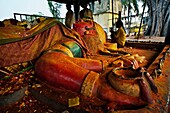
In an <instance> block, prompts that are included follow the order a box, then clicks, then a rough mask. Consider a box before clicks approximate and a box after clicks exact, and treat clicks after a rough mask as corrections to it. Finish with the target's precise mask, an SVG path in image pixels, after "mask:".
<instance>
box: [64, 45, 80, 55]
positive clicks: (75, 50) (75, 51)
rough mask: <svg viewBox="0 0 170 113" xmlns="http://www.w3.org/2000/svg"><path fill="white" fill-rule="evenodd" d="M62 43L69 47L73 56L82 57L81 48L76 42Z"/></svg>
mask: <svg viewBox="0 0 170 113" xmlns="http://www.w3.org/2000/svg"><path fill="white" fill-rule="evenodd" d="M62 45H63V46H65V47H67V48H68V49H70V51H71V52H72V54H73V56H74V57H82V50H81V48H80V47H79V45H78V44H77V43H75V42H65V43H63V44H62Z"/></svg>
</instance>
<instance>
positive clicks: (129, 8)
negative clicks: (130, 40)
mask: <svg viewBox="0 0 170 113" xmlns="http://www.w3.org/2000/svg"><path fill="white" fill-rule="evenodd" d="M130 10H131V7H130V0H129V1H128V35H130Z"/></svg>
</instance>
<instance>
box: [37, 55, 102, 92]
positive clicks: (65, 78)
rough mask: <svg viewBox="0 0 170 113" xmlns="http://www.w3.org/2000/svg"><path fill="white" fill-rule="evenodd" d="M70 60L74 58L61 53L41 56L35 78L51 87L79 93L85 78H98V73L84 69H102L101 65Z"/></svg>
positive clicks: (96, 62)
mask: <svg viewBox="0 0 170 113" xmlns="http://www.w3.org/2000/svg"><path fill="white" fill-rule="evenodd" d="M72 59H74V58H71V57H69V56H67V55H65V54H63V53H62V52H48V53H46V54H44V55H42V56H41V57H40V58H39V59H38V61H37V62H36V64H35V73H36V76H37V77H38V78H40V79H43V80H45V81H47V82H48V83H49V84H50V85H52V86H55V87H64V88H65V89H69V90H72V91H75V92H81V87H82V84H83V82H84V79H85V78H86V76H88V75H91V76H95V75H97V76H98V73H96V72H93V71H90V70H89V69H86V67H89V66H95V65H96V67H97V68H102V64H101V63H100V61H96V60H95V61H93V60H90V61H91V62H90V61H86V60H83V59H80V61H75V60H72ZM77 60H79V59H77ZM87 60H88V59H87ZM81 62H82V63H81ZM80 64H81V65H80ZM100 66H101V67H100ZM94 78H95V77H94ZM92 79H93V77H92ZM96 79H97V78H96ZM93 85H94V84H93Z"/></svg>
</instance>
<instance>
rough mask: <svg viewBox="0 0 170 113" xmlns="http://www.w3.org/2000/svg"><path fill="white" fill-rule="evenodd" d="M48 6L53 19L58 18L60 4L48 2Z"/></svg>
mask: <svg viewBox="0 0 170 113" xmlns="http://www.w3.org/2000/svg"><path fill="white" fill-rule="evenodd" d="M48 6H49V9H50V12H51V13H52V15H53V17H56V18H60V11H59V9H60V8H61V4H60V3H57V2H55V3H53V2H52V1H48Z"/></svg>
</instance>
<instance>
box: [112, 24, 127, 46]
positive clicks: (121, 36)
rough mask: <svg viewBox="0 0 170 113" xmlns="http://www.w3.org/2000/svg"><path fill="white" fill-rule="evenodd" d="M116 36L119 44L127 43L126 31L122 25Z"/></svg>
mask: <svg viewBox="0 0 170 113" xmlns="http://www.w3.org/2000/svg"><path fill="white" fill-rule="evenodd" d="M114 37H115V38H116V40H117V43H118V44H120V45H121V46H124V45H125V42H126V33H125V31H124V29H123V27H120V28H119V29H118V30H117V31H116V33H115V35H114Z"/></svg>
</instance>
